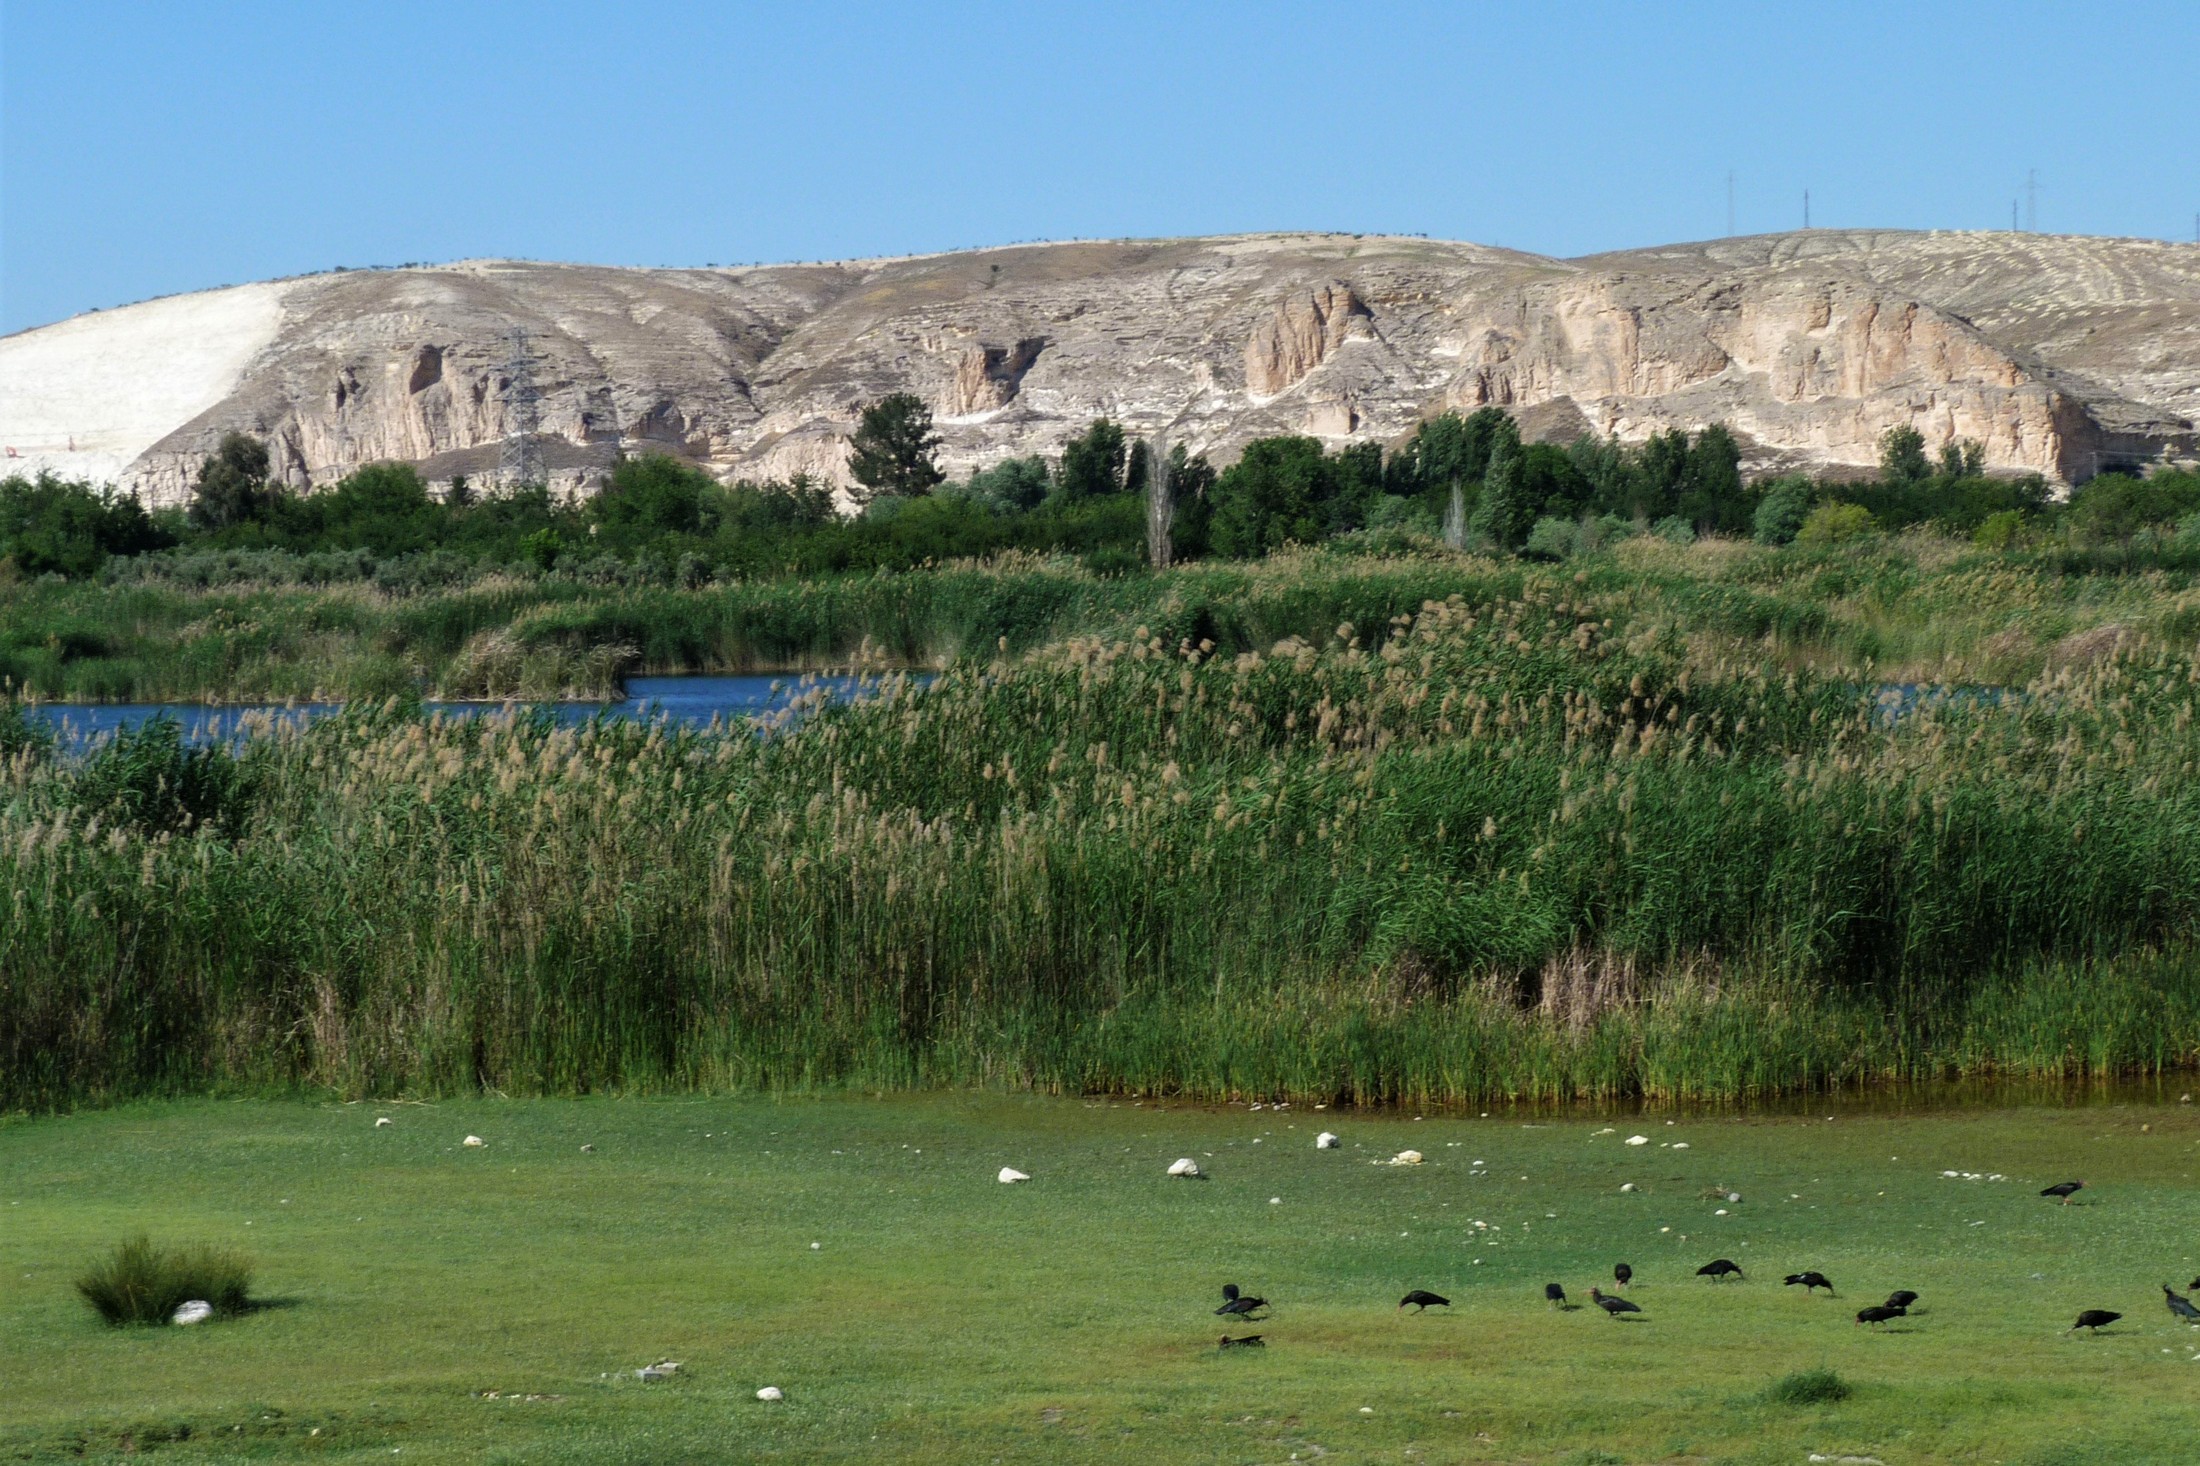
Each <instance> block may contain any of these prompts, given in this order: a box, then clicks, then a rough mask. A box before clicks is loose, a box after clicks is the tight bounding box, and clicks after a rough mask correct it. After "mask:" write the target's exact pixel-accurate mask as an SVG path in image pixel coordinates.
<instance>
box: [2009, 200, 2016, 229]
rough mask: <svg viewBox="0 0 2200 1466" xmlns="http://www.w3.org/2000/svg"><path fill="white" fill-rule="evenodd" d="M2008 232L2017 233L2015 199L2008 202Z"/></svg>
mask: <svg viewBox="0 0 2200 1466" xmlns="http://www.w3.org/2000/svg"><path fill="white" fill-rule="evenodd" d="M2009 232H2010V233H2011V234H2014V233H2016V232H2017V201H2016V200H2015V199H2011V200H2010V201H2009Z"/></svg>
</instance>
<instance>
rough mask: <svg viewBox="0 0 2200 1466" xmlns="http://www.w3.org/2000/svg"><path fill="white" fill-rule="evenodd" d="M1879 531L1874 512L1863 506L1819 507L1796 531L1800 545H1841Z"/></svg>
mask: <svg viewBox="0 0 2200 1466" xmlns="http://www.w3.org/2000/svg"><path fill="white" fill-rule="evenodd" d="M1876 528H1877V526H1875V525H1874V524H1873V523H1872V516H1871V511H1870V510H1869V509H1866V508H1865V507H1864V506H1863V505H1861V504H1842V503H1838V502H1834V503H1826V504H1820V505H1819V506H1818V507H1817V508H1816V509H1813V510H1811V511H1810V513H1809V514H1807V515H1805V516H1804V518H1803V525H1802V528H1800V529H1798V530H1797V531H1796V532H1795V543H1797V544H1798V545H1839V544H1846V543H1847V542H1848V541H1850V540H1860V539H1863V538H1864V537H1866V536H1867V535H1870V534H1871V533H1873V532H1874V530H1875V529H1876Z"/></svg>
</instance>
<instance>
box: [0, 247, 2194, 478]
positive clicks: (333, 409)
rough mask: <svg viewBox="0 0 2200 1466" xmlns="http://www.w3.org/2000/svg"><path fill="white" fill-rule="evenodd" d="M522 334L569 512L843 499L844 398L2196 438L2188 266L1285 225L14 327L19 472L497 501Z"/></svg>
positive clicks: (2020, 454)
mask: <svg viewBox="0 0 2200 1466" xmlns="http://www.w3.org/2000/svg"><path fill="white" fill-rule="evenodd" d="M515 328H516V329H519V330H521V331H524V332H525V333H526V340H527V341H528V343H529V351H530V353H531V357H532V376H533V380H534V382H535V385H536V387H537V388H538V390H539V393H540V401H541V407H540V423H541V429H540V430H541V434H542V443H543V447H544V458H545V462H546V464H547V466H548V468H549V470H550V473H551V475H552V478H553V480H554V481H555V482H557V483H558V484H559V485H560V486H562V487H567V488H574V489H584V488H586V487H588V486H589V485H590V484H592V483H594V482H596V481H597V480H599V479H600V477H601V475H602V473H603V471H604V469H605V467H606V466H607V465H608V464H609V463H611V462H612V461H614V459H615V457H616V456H617V455H618V454H619V453H621V452H626V453H634V452H640V451H662V452H670V453H675V454H678V455H680V456H683V457H686V458H688V459H691V460H693V461H695V462H697V463H699V464H701V465H704V466H706V467H708V468H709V469H711V470H712V471H713V472H716V473H719V474H721V475H723V476H726V477H737V476H740V477H752V478H766V477H786V476H790V475H792V474H795V473H806V474H809V475H812V476H813V477H816V478H821V479H825V480H828V481H842V480H843V479H844V477H845V472H846V470H845V462H846V452H847V450H846V441H847V435H848V434H849V432H850V431H852V429H853V427H854V424H855V421H856V418H857V415H858V414H859V413H860V411H861V409H862V407H863V405H864V404H865V403H866V402H869V401H871V400H873V399H875V398H877V397H879V396H882V395H884V394H885V393H887V392H892V391H903V390H906V391H914V392H917V393H919V394H920V395H922V396H924V397H925V399H926V400H927V401H929V402H930V403H931V404H932V406H933V409H934V411H935V413H936V414H937V417H938V420H939V423H940V428H941V433H942V437H943V440H944V448H943V453H942V457H943V460H944V462H945V466H946V467H948V468H949V469H950V470H951V471H955V472H961V471H967V470H968V469H970V468H972V467H976V466H981V465H983V464H986V463H990V462H994V461H997V460H998V459H1000V458H1002V457H1005V456H1008V455H1011V454H1026V453H1053V452H1057V451H1059V449H1060V447H1061V445H1062V444H1063V443H1064V442H1065V441H1066V440H1067V439H1068V438H1069V437H1071V436H1072V435H1074V434H1076V433H1078V432H1080V431H1082V430H1083V429H1084V427H1085V425H1086V424H1087V423H1089V422H1090V421H1091V419H1093V418H1094V417H1098V416H1102V415H1105V416H1109V417H1113V418H1115V419H1117V420H1118V421H1120V422H1122V423H1124V424H1125V425H1126V426H1127V427H1129V428H1130V429H1131V430H1132V431H1134V432H1137V433H1142V434H1150V433H1165V434H1167V435H1168V436H1169V437H1170V438H1171V439H1172V440H1178V441H1183V442H1185V443H1187V444H1188V445H1189V446H1191V447H1193V448H1196V449H1203V450H1205V451H1207V452H1209V453H1210V454H1212V455H1214V456H1216V457H1217V458H1218V459H1226V458H1227V457H1229V456H1230V455H1231V454H1232V453H1233V452H1234V451H1235V450H1236V449H1237V448H1238V447H1239V446H1241V445H1242V444H1243V443H1245V442H1246V441H1247V440H1249V439H1251V438H1254V437H1258V436H1262V435H1266V434H1271V433H1285V432H1293V433H1312V434H1315V435H1317V436H1320V437H1322V438H1325V439H1327V440H1329V441H1331V442H1333V443H1344V442H1351V441H1356V440H1365V439H1371V438H1372V439H1375V440H1380V441H1386V442H1387V441H1392V440H1395V439H1397V438H1399V437H1401V436H1402V435H1404V434H1406V433H1408V432H1410V431H1411V430H1412V428H1413V426H1414V424H1415V423H1416V422H1418V421H1419V420H1421V419H1422V418H1424V417H1426V416H1428V415H1429V414H1431V413H1434V412H1437V411H1441V410H1443V409H1445V408H1448V407H1459V408H1472V407H1476V406H1480V405H1483V404H1486V403H1496V404H1499V405H1503V406H1506V407H1509V408H1511V409H1513V410H1514V411H1515V412H1516V413H1518V414H1519V415H1520V417H1521V419H1522V421H1523V423H1524V424H1525V425H1526V426H1527V428H1528V430H1529V431H1530V432H1531V433H1540V434H1543V435H1546V436H1559V437H1563V436H1570V435H1572V434H1574V433H1577V432H1581V431H1594V432H1600V433H1612V434H1616V435H1618V436H1620V437H1622V438H1628V439H1636V438H1640V437H1642V436H1645V435H1647V434H1649V433H1652V432H1656V431H1660V430H1663V429H1665V428H1668V427H1674V426H1680V427H1689V428H1694V427H1699V426H1701V425H1703V424H1705V423H1709V422H1714V421H1717V422H1724V423H1726V424H1728V425H1729V426H1730V427H1731V428H1733V429H1734V430H1735V432H1736V434H1737V435H1738V436H1739V437H1740V438H1741V439H1742V441H1743V444H1744V447H1745V451H1746V452H1747V454H1748V456H1749V460H1750V463H1751V465H1752V466H1753V467H1755V468H1758V469H1769V468H1780V467H1799V468H1811V469H1821V470H1824V469H1840V468H1845V467H1851V466H1863V465H1868V464H1870V463H1871V462H1873V461H1874V459H1875V457H1876V452H1877V443H1878V439H1879V436H1880V434H1881V433H1882V432H1884V431H1885V430H1886V429H1887V428H1889V427H1892V426H1895V425H1898V424H1908V425H1912V426H1915V427H1916V428H1918V429H1919V431H1921V432H1922V433H1923V434H1924V435H1925V438H1926V440H1927V443H1928V444H1929V445H1933V446H1937V445H1938V444H1939V443H1942V442H1945V441H1948V440H1950V439H1954V438H1976V439H1978V440H1979V441H1980V442H1981V443H1983V444H1984V445H1985V447H1986V461H1987V463H1988V465H1989V466H1990V467H1992V468H1995V469H1999V470H2007V471H2030V472H2039V473H2043V474H2046V475H2048V476H2049V477H2051V478H2053V479H2056V480H2058V481H2062V482H2072V481H2077V480H2082V479H2084V478H2086V477H2089V476H2091V474H2093V473H2094V472H2097V471H2099V470H2100V469H2101V468H2104V467H2110V466H2119V465H2124V464H2130V463H2136V462H2142V461H2151V460H2155V459H2159V458H2162V457H2165V456H2167V457H2179V456H2190V455H2193V454H2195V453H2200V438H2196V436H2195V433H2194V428H2193V419H2194V417H2195V416H2196V415H2200V246H2192V245H2173V244H2163V243H2156V242H2151V241H2144V240H2108V239H2087V238H2057V237H2047V236H2036V235H2009V234H1917V233H1885V232H1869V231H1830V230H1818V231H1808V232H1805V233H1801V234H1788V235H1770V236H1762V237H1753V238H1745V239H1728V240H1718V241H1714V242H1711V243H1707V244H1695V245H1681V246H1672V247H1669V248H1663V249H1650V250H1637V251H1629V252H1625V253H1620V254H1611V255H1601V256H1594V257H1590V258H1586V259H1578V260H1558V259H1548V258H1544V257H1541V256H1536V255H1528V254H1519V253H1514V252H1510V251H1505V250H1497V249H1489V248H1485V247H1482V246H1479V245H1471V244H1453V243H1445V242H1441V241H1431V240H1422V239H1403V238H1381V237H1366V238H1363V237H1358V236H1351V235H1305V234H1288V235H1256V236H1245V237H1231V238H1217V239H1186V240H1160V241H1112V242H1092V243H1069V244H1054V245H1032V246H1019V247H1015V248H1009V249H995V250H979V251H971V252H967V253H962V254H950V255H933V256H924V257H917V258H908V259H895V260H870V261H856V262H850V263H845V264H829V265H785V266H767V267H757V268H743V269H699V270H634V269H610V268H598V267H590V266H577V265H545V264H529V263H523V262H516V261H473V262H466V263H461V264H455V265H448V266H437V267H425V268H407V269H402V270H380V271H358V272H347V273H339V274H333V275H321V276H310V277H305V278H301V279H295V280H288V281H278V282H272V283H269V284H263V285H254V286H245V287H240V288H238V289H236V290H231V291H210V292H204V293H202V294H199V295H193V296H183V297H177V298H174V299H171V300H161V301H151V302H147V303H145V304H142V305H137V306H131V307H128V308H125V309H123V310H118V311H110V312H103V313H100V314H96V315H91V316H84V317H79V318H77V319H75V320H72V321H67V322H63V323H61V324H59V325H56V326H50V327H44V328H41V329H39V330H35V331H28V332H23V333H20V334H18V335H16V336H13V337H9V338H7V339H5V340H0V442H4V443H5V444H6V445H7V446H8V447H9V449H10V450H11V451H12V453H13V455H14V458H13V461H11V462H9V463H8V464H7V465H6V467H7V468H9V469H11V470H13V469H25V470H27V469H34V468H37V467H52V468H54V469H56V470H57V471H59V472H63V473H74V474H86V475H89V476H94V477H103V478H108V477H111V478H114V479H116V480H117V481H119V482H121V483H123V484H125V485H127V486H130V487H133V488H137V489H140V490H142V491H145V492H147V493H148V494H149V495H150V496H151V497H152V498H154V499H155V500H158V501H173V500H175V499H177V498H179V497H180V496H182V495H183V494H184V493H186V492H187V490H188V485H189V481H190V477H191V475H192V473H193V471H194V470H195V469H196V466H197V464H198V462H199V460H200V459H201V457H203V455H204V454H205V453H206V452H207V451H208V450H209V449H210V448H211V447H212V445H213V444H214V443H215V442H216V441H217V440H218V439H219V437H220V435H221V434H222V433H223V432H225V431H227V430H229V429H232V428H243V429H246V430H248V431H251V432H255V433H258V434H261V435H263V436H265V437H266V438H267V439H268V440H269V442H270V444H271V445H272V448H273V452H274V458H275V461H276V464H277V466H278V470H279V472H280V473H281V474H282V476H283V477H284V478H285V479H286V480H287V481H289V482H291V483H293V484H296V485H300V486H307V485H313V484H319V483H326V482H329V481H331V480H333V479H335V478H337V477H340V476H341V475H342V474H344V473H346V472H348V471H349V470H350V469H352V468H354V467H356V466H357V465H359V464H361V463H366V462H371V461H374V460H377V459H401V460H405V461H409V462H413V463H416V464H419V465H420V466H421V468H422V471H423V472H424V473H425V474H427V475H428V476H429V477H430V478H433V479H447V478H449V477H451V476H452V475H454V474H458V473H466V474H470V475H474V476H475V477H476V478H477V479H482V480H487V479H491V478H493V477H494V475H495V472H496V466H497V463H498V459H499V455H500V446H501V444H502V441H503V440H504V438H505V437H506V435H507V434H508V433H510V432H511V431H512V430H513V426H514V420H515V419H514V414H513V400H514V393H513V382H512V371H511V367H512V362H513V349H512V346H511V344H510V340H511V332H512V331H513V330H514V329H515Z"/></svg>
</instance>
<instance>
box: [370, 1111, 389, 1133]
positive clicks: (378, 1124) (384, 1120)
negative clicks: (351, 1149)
mask: <svg viewBox="0 0 2200 1466" xmlns="http://www.w3.org/2000/svg"><path fill="white" fill-rule="evenodd" d="M389 1123H390V1117H389V1116H387V1115H383V1116H381V1117H380V1118H379V1119H377V1120H376V1121H375V1122H374V1128H375V1129H377V1130H379V1129H381V1128H382V1127H383V1126H384V1125H387V1124H389Z"/></svg>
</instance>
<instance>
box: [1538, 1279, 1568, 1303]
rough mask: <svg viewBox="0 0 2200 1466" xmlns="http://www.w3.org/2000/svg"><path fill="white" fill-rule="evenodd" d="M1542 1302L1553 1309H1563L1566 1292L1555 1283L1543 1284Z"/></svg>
mask: <svg viewBox="0 0 2200 1466" xmlns="http://www.w3.org/2000/svg"><path fill="white" fill-rule="evenodd" d="M1543 1301H1544V1302H1545V1303H1548V1304H1550V1305H1551V1306H1552V1307H1553V1308H1564V1307H1565V1306H1566V1290H1565V1289H1564V1288H1561V1287H1560V1286H1558V1284H1556V1283H1545V1284H1544V1285H1543Z"/></svg>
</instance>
